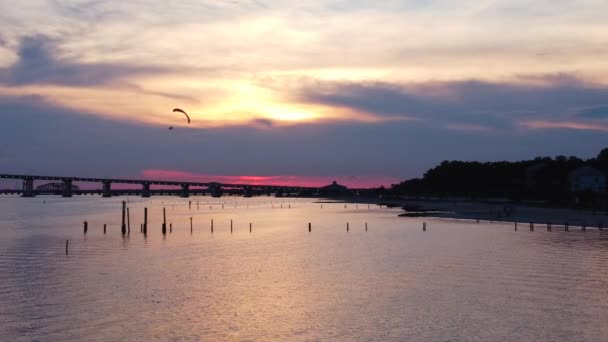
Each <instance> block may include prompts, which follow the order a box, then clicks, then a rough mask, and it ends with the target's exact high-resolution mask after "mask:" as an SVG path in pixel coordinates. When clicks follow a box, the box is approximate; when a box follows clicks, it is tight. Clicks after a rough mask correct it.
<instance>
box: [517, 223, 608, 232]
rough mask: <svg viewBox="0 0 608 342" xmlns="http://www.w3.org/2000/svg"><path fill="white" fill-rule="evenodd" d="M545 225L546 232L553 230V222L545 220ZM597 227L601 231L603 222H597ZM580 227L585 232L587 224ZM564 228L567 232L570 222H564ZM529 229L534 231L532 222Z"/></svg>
mask: <svg viewBox="0 0 608 342" xmlns="http://www.w3.org/2000/svg"><path fill="white" fill-rule="evenodd" d="M513 224H514V226H515V231H517V222H514V223H513ZM546 226H547V231H548V232H551V231H552V230H553V224H552V223H551V222H547V224H546ZM597 228H598V229H599V230H600V231H603V230H604V224H603V223H599V224H598V226H597ZM581 229H582V231H584V232H586V231H587V224H586V223H583V224H582V225H581ZM564 230H565V231H567V232H569V231H570V224H569V223H568V222H565V223H564ZM530 231H531V232H533V231H534V222H530Z"/></svg>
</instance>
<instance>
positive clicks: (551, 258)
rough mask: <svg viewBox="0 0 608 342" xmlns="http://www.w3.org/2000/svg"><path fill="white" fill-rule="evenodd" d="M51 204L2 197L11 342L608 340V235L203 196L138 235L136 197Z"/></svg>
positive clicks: (178, 202) (5, 332)
mask: <svg viewBox="0 0 608 342" xmlns="http://www.w3.org/2000/svg"><path fill="white" fill-rule="evenodd" d="M44 200H45V198H42V197H38V198H34V199H23V198H18V197H0V225H1V231H0V340H2V341H32V340H43V341H83V340H96V341H126V340H140V341H147V340H163V341H164V340H180V341H222V340H228V341H268V340H278V341H311V340H325V341H354V340H357V341H594V342H595V341H608V325H607V324H605V322H604V321H605V319H606V317H607V315H608V232H599V231H587V232H586V233H583V232H581V231H570V232H564V231H563V230H562V229H559V228H558V227H555V226H554V228H553V232H551V233H549V232H546V231H545V229H544V227H541V226H537V227H536V231H535V232H529V231H527V229H524V228H525V227H520V229H519V231H518V232H514V231H513V227H512V226H511V225H506V224H475V223H471V222H459V221H448V220H433V219H425V221H427V225H428V230H427V232H422V219H416V218H399V217H397V214H398V213H399V211H398V210H397V211H396V210H394V209H384V208H377V207H375V206H371V207H370V208H369V209H368V207H367V205H363V204H359V206H358V208H357V207H356V206H355V205H354V204H349V205H348V207H347V208H344V204H335V203H334V204H327V203H326V204H323V208H322V209H321V205H320V204H319V203H313V201H311V200H303V199H276V198H271V197H264V198H252V199H244V198H234V197H232V198H228V197H225V198H220V199H212V198H208V197H197V198H191V200H192V210H191V211H189V210H188V201H187V200H184V199H177V198H154V199H149V200H144V199H140V198H130V200H129V202H130V203H129V207H130V214H131V233H130V235H129V236H127V237H124V238H123V237H122V236H121V234H120V227H119V225H120V208H121V200H122V199H118V198H111V199H101V198H99V197H89V198H74V199H61V198H46V204H45V203H44V202H43V201H44ZM197 200H198V201H199V206H200V210H197V207H196V201H197ZM271 201H272V202H273V203H271ZM222 203H224V209H222V207H221V204H222ZM210 205H211V206H212V208H211V209H210V208H209V206H210ZM235 205H236V208H235ZM281 205H283V208H280V206H281ZM145 206H147V207H148V208H149V228H148V229H149V231H148V236H147V238H144V237H143V236H142V235H141V234H140V233H139V229H140V223H141V222H142V221H143V208H144V207H145ZM163 206H164V207H166V208H167V216H168V222H171V223H172V224H173V232H172V233H171V234H167V236H166V237H164V238H163V236H162V234H161V228H160V227H161V220H162V207H163ZM273 206H274V208H273ZM289 206H291V208H289ZM190 217H193V222H194V229H193V232H192V234H191V233H190V220H189V218H190ZM85 219H86V220H88V222H89V232H88V234H87V235H86V236H84V235H83V233H82V222H83V220H85ZM211 219H213V220H214V233H213V234H211V231H210V222H211ZM230 219H232V220H234V232H233V233H232V234H231V233H230ZM249 222H252V223H253V229H252V233H250V232H249ZM308 222H311V223H312V233H309V232H308ZM347 222H349V227H350V232H348V233H347V232H346V223H347ZM365 222H368V226H369V231H368V232H365V228H364V227H365ZM104 223H106V224H108V232H107V234H106V235H104V234H103V224H104ZM66 239H69V240H70V245H69V255H67V256H66V255H65V240H66Z"/></svg>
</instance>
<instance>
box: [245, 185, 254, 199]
mask: <svg viewBox="0 0 608 342" xmlns="http://www.w3.org/2000/svg"><path fill="white" fill-rule="evenodd" d="M243 196H244V197H253V189H251V187H250V186H246V187H245V188H244V189H243Z"/></svg>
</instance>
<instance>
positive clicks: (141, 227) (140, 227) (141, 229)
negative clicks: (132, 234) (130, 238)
mask: <svg viewBox="0 0 608 342" xmlns="http://www.w3.org/2000/svg"><path fill="white" fill-rule="evenodd" d="M139 232H140V233H143V232H144V224H143V223H141V224H140V225H139Z"/></svg>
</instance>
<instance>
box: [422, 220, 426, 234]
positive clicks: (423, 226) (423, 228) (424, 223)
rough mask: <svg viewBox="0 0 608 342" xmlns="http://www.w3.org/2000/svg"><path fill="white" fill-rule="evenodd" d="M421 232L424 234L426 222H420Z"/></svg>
mask: <svg viewBox="0 0 608 342" xmlns="http://www.w3.org/2000/svg"><path fill="white" fill-rule="evenodd" d="M422 231H423V232H426V222H422Z"/></svg>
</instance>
